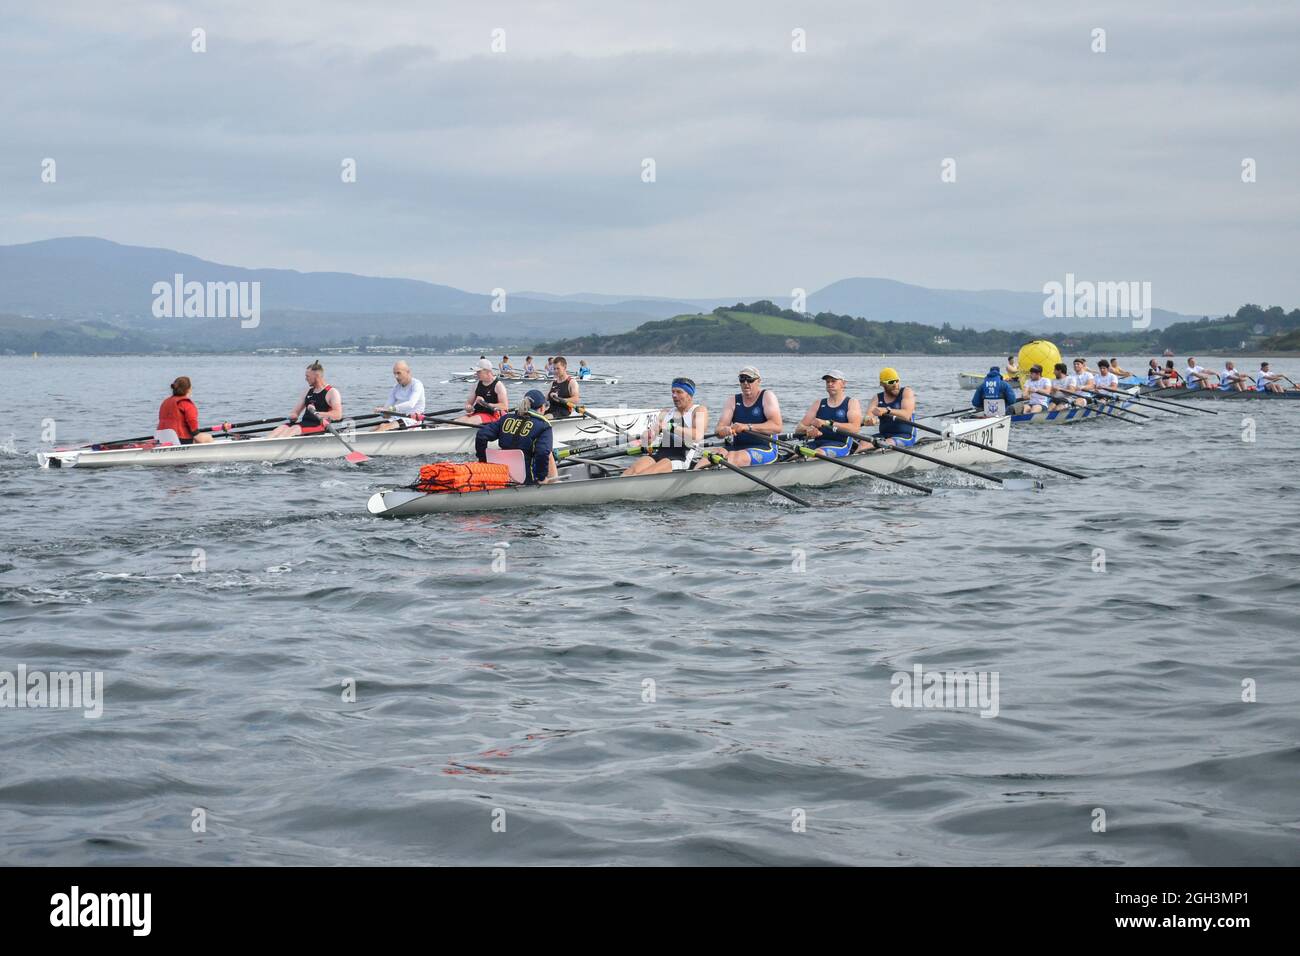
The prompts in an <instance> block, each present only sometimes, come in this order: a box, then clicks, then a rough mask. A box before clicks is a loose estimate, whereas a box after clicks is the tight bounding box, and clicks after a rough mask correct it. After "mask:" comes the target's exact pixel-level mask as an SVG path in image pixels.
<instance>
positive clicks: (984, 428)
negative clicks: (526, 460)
mask: <svg viewBox="0 0 1300 956" xmlns="http://www.w3.org/2000/svg"><path fill="white" fill-rule="evenodd" d="M936 424H937V423H936ZM949 427H950V429H951V431H950V432H949V434H953V435H958V436H961V437H964V438H966V439H968V440H972V441H978V442H981V443H982V444H985V445H991V446H993V447H994V448H998V449H1002V450H1006V447H1007V439H1008V438H1009V436H1010V434H1011V420H1010V419H1009V418H1007V417H1005V416H1004V417H1002V418H985V419H966V420H962V421H958V422H955V423H949ZM916 448H917V450H918V451H924V452H925V453H926V454H927V455H931V456H933V457H935V458H939V459H941V460H943V461H944V462H947V463H951V464H958V465H974V464H980V463H985V462H988V463H994V462H1001V461H1003V460H1004V459H1003V458H1002V457H1001V456H999V455H996V454H994V453H993V452H990V451H985V450H983V449H980V448H976V447H974V446H972V445H968V444H965V443H963V442H956V441H951V440H949V439H946V438H934V439H925V440H922V441H920V442H918V443H917V445H916ZM844 460H845V461H850V462H853V463H855V464H859V465H862V466H863V467H865V468H870V469H871V470H872V471H876V472H880V473H882V474H888V475H892V474H896V473H898V472H903V471H929V470H931V469H934V468H937V467H940V466H939V465H936V464H934V463H931V462H927V461H923V460H921V459H918V458H912V457H909V456H907V455H904V454H902V453H900V452H897V451H892V450H886V449H881V450H876V451H869V452H864V453H861V454H857V455H852V456H850V457H849V458H847V459H844ZM745 471H746V472H749V473H750V474H753V475H755V476H757V477H760V478H762V479H763V480H764V481H768V482H770V483H772V484H773V485H775V486H777V487H778V488H796V487H800V486H809V487H821V486H823V485H830V484H836V483H838V482H841V481H846V480H849V479H853V478H861V477H863V476H862V474H861V473H860V472H856V471H852V470H850V469H848V468H842V467H840V466H839V465H836V464H834V463H833V462H829V461H824V460H819V459H802V460H797V461H784V462H777V463H775V464H771V465H755V466H752V467H749V468H746V469H745ZM599 473H600V469H599V468H596V467H593V466H588V468H587V475H586V476H585V477H565V478H562V479H561V480H560V481H558V482H555V483H553V484H549V485H516V486H513V487H510V488H501V489H498V490H494V491H467V492H447V493H442V494H425V493H423V492H419V491H411V490H408V489H393V490H390V491H382V492H378V493H376V494H375V495H373V496H372V497H371V498H370V500H369V502H368V504H367V507H368V508H369V511H370V513H371V514H373V515H378V516H381V517H385V518H405V517H410V516H412V515H420V514H431V513H439V512H462V511H502V510H508V509H516V508H547V507H578V506H582V505H601V504H611V503H615V502H653V501H674V500H676V499H678V498H686V497H689V496H692V495H715V496H717V495H738V494H748V493H750V492H754V491H762V490H763V489H762V487H761V486H759V485H757V484H756V483H754V482H753V481H751V480H750V479H748V478H746V477H744V476H743V475H738V474H736V473H734V472H731V471H725V470H722V469H720V468H711V469H707V470H703V471H674V472H669V473H667V474H653V475H634V476H632V477H630V478H621V477H597V475H599Z"/></svg>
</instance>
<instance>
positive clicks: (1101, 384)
mask: <svg viewBox="0 0 1300 956" xmlns="http://www.w3.org/2000/svg"><path fill="white" fill-rule="evenodd" d="M1093 387H1094V388H1095V389H1096V391H1097V397H1098V398H1105V399H1111V400H1113V399H1114V398H1115V396H1114V395H1111V394H1110V393H1109V392H1107V391H1106V389H1112V390H1114V391H1119V376H1118V375H1116V374H1115V370H1114V369H1113V368H1112V367H1111V364H1110V363H1109V362H1107V361H1106V360H1105V359H1097V376H1096V378H1094V379H1093Z"/></svg>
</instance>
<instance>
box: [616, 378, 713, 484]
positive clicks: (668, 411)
mask: <svg viewBox="0 0 1300 956" xmlns="http://www.w3.org/2000/svg"><path fill="white" fill-rule="evenodd" d="M672 402H673V404H672V406H671V407H670V408H664V409H661V410H660V411H659V415H658V417H657V418H656V419H655V422H654V424H653V425H651V427H650V428H649V429H647V431H646V433H645V437H644V438H643V439H642V444H643V447H644V449H645V450H646V451H648V450H649V449H651V448H654V452H653V453H651V454H646V455H643V456H642V457H640V458H638V459H637V460H636V461H634V462H633V463H632V464H631V465H630V466H629V467H628V469H627V470H626V471H625V472H623V474H624V476H630V475H653V474H658V473H661V472H667V471H681V470H683V469H686V468H690V467H691V465H693V464H694V463H695V460H696V458H697V457H698V455H699V445H700V442H702V441H704V436H705V433H706V432H707V431H708V428H709V410H708V409H707V408H705V407H704V406H703V405H696V404H695V382H694V381H693V380H692V379H689V378H684V377H678V378H675V379H673V384H672Z"/></svg>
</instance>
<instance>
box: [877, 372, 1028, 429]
mask: <svg viewBox="0 0 1300 956" xmlns="http://www.w3.org/2000/svg"><path fill="white" fill-rule="evenodd" d="M991 371H993V372H996V371H997V367H996V366H994V367H993V368H992V369H991ZM880 384H881V386H882V387H883V388H884V391H883V392H877V393H876V397H875V398H873V399H872V400H871V405H870V407H868V408H867V412H866V414H865V415H864V416H863V417H862V421H863V423H864V424H867V425H876V424H879V425H880V431H879V432H878V433H877V437H878V438H883V439H884V440H885V441H886V443H888V444H890V445H898V446H900V447H907V446H908V445H915V444H916V439H917V438H918V437H919V436H918V435H917V431H916V429H915V428H914V427H913V426H912V425H911V424H910V423H911V421H912V420H913V419H914V418H915V417H916V393H915V392H913V391H912V389H911V388H909V387H908V386H906V385H902V384H900V383H899V380H898V372H896V371H894V370H893V369H892V368H885V369H881V370H880ZM1002 384H1004V385H1006V383H1005V382H1003V383H1002ZM1010 388H1011V386H1009V385H1008V386H1007V389H1008V390H1010ZM1011 396H1012V401H1014V400H1015V393H1014V392H1012V393H1011Z"/></svg>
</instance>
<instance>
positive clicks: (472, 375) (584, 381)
mask: <svg viewBox="0 0 1300 956" xmlns="http://www.w3.org/2000/svg"><path fill="white" fill-rule="evenodd" d="M477 377H478V370H477V369H472V370H470V371H468V372H453V373H452V375H451V379H452V381H454V382H473V381H476V380H477ZM569 378H571V379H573V380H574V381H575V382H577V383H578V384H579V385H590V384H592V383H595V384H597V385H617V384H618V379H616V378H607V377H605V376H602V375H588V376H587V377H586V378H578V376H576V375H570V376H569ZM501 381H503V382H505V383H506V384H511V383H514V382H518V383H520V384H521V385H549V384H550V383H552V382H554V381H555V379H554V377H551V376H546V375H535V376H533V377H532V378H525V377H524V376H522V375H502V376H501Z"/></svg>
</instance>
